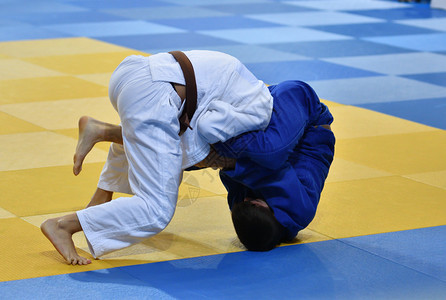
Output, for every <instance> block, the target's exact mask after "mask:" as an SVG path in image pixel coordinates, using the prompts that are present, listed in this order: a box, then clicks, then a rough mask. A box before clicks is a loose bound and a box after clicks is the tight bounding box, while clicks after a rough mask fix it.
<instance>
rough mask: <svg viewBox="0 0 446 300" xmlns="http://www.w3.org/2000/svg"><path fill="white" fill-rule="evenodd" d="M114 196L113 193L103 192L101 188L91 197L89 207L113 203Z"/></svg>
mask: <svg viewBox="0 0 446 300" xmlns="http://www.w3.org/2000/svg"><path fill="white" fill-rule="evenodd" d="M112 196H113V192H110V191H106V190H103V189H101V188H97V189H96V192H95V193H94V194H93V197H91V200H90V203H88V205H87V207H90V206H95V205H99V204H102V203H105V202H108V201H111V199H112Z"/></svg>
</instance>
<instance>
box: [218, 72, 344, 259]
mask: <svg viewBox="0 0 446 300" xmlns="http://www.w3.org/2000/svg"><path fill="white" fill-rule="evenodd" d="M269 90H270V92H271V94H272V96H273V98H274V109H273V113H272V117H271V121H270V123H269V125H268V127H267V128H266V129H265V130H263V131H262V130H259V131H252V132H248V133H245V134H242V135H240V136H238V137H235V138H232V139H230V140H228V141H226V142H224V143H217V144H214V145H213V147H214V149H215V150H216V151H217V153H218V154H220V155H221V156H223V157H230V158H234V159H236V164H235V168H233V169H222V170H221V171H220V177H221V180H222V182H223V184H224V185H225V187H226V189H227V191H228V203H229V207H230V208H231V210H232V220H233V223H234V227H235V230H236V232H237V235H238V237H239V238H240V240H241V242H242V243H243V244H244V245H245V246H246V248H247V249H248V250H254V251H266V250H270V249H272V248H274V247H275V246H276V245H278V244H279V243H281V242H285V241H289V240H291V239H293V238H294V237H295V236H296V235H297V233H298V232H299V231H300V230H302V229H304V228H305V227H307V226H308V224H309V223H310V222H311V221H312V220H313V218H314V216H315V213H316V209H317V206H318V203H319V199H320V195H321V192H322V189H323V187H324V182H325V179H326V177H327V175H328V171H329V168H330V165H331V163H332V160H333V155H334V145H335V137H334V135H333V132H332V131H331V130H330V129H329V128H330V127H329V126H328V125H329V124H331V123H332V121H333V117H332V115H331V114H330V112H329V110H328V108H327V107H326V106H325V105H324V104H323V103H320V101H319V98H318V97H317V95H316V93H315V92H314V90H313V89H312V88H311V87H310V86H309V85H307V84H306V83H304V82H301V81H286V82H283V83H280V84H278V85H274V86H270V87H269ZM265 203H266V204H267V205H265Z"/></svg>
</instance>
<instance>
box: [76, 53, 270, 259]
mask: <svg viewBox="0 0 446 300" xmlns="http://www.w3.org/2000/svg"><path fill="white" fill-rule="evenodd" d="M184 53H185V54H186V55H187V57H188V58H189V59H190V61H191V63H192V65H193V67H194V71H195V77H196V82H197V94H198V97H197V110H196V111H195V114H194V117H193V118H192V120H191V123H190V124H191V127H192V128H193V129H192V130H191V129H188V130H186V132H185V133H184V134H183V135H182V136H181V137H180V136H178V132H179V121H178V117H179V115H180V113H181V110H182V109H183V107H182V106H181V99H180V98H179V96H178V94H177V93H176V92H175V90H174V89H173V87H172V85H171V84H170V83H171V82H173V83H179V84H185V80H184V76H183V73H182V71H181V68H180V66H179V64H178V63H177V62H176V60H175V59H174V58H173V56H172V55H170V54H168V53H160V54H156V55H152V56H149V57H143V56H130V57H128V58H126V59H125V60H124V61H123V62H122V63H121V64H120V65H119V66H118V67H117V69H116V70H115V72H114V73H113V75H112V78H111V80H110V87H109V95H110V101H111V103H112V105H113V106H114V108H115V109H116V110H117V111H118V114H119V116H120V118H121V126H122V135H123V142H124V145H123V146H121V145H117V144H112V145H111V147H110V151H109V156H108V158H107V162H106V163H105V166H104V169H103V171H102V174H101V177H100V179H99V183H98V187H99V188H101V189H104V190H108V191H113V192H123V193H128V194H133V195H134V196H133V197H127V198H125V197H123V198H118V199H115V200H113V201H111V202H108V203H105V204H102V205H98V206H93V207H89V208H87V209H84V210H81V211H78V212H77V215H78V218H79V221H80V223H81V226H82V229H83V231H84V233H85V236H86V238H87V241H88V243H89V248H90V251H91V253H92V255H93V256H94V257H98V256H101V255H103V254H105V253H108V252H111V251H114V250H118V249H121V248H124V247H127V246H130V245H132V244H134V243H137V242H140V241H141V240H143V239H145V238H148V237H150V236H152V235H154V234H157V233H159V232H160V231H161V230H163V229H164V228H165V227H166V226H167V225H168V223H169V222H170V220H171V219H172V217H173V213H174V211H175V207H176V201H177V197H178V187H179V185H180V181H181V175H182V170H183V169H185V168H188V167H190V166H192V165H194V164H196V163H198V162H200V161H202V160H203V159H204V158H205V157H206V156H207V155H208V154H209V149H210V147H209V145H210V144H213V143H216V142H218V141H223V142H224V141H226V140H227V139H229V138H231V137H235V136H237V135H239V134H241V133H244V132H247V131H251V130H258V129H265V128H266V127H267V125H268V123H269V121H270V118H271V113H272V107H273V99H272V96H271V94H270V93H269V90H268V89H267V88H266V86H265V85H264V83H263V82H262V81H260V80H258V79H257V78H255V76H254V75H253V74H252V73H251V72H250V71H248V69H246V67H245V66H244V65H243V64H242V63H241V62H240V61H238V60H237V59H236V58H234V57H232V56H229V55H227V54H224V53H220V52H214V51H201V50H194V51H185V52H184ZM183 106H184V105H183Z"/></svg>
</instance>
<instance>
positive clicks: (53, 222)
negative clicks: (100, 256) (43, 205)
mask: <svg viewBox="0 0 446 300" xmlns="http://www.w3.org/2000/svg"><path fill="white" fill-rule="evenodd" d="M59 220H60V218H56V219H49V220H46V221H45V222H43V223H42V225H41V226H40V229H41V230H42V232H43V234H44V235H45V236H46V237H47V238H48V239H49V240H50V242H51V243H52V244H53V246H54V247H55V248H56V250H57V251H58V252H59V253H60V254H61V255H62V256H63V257H64V258H65V260H66V261H67V263H68V264H69V265H70V264H71V265H88V264H90V263H91V260H90V259H87V258H85V257H82V256H79V254H77V252H76V248H75V247H74V243H73V239H72V233H71V232H70V231H69V230H67V228H64V226H61V222H59Z"/></svg>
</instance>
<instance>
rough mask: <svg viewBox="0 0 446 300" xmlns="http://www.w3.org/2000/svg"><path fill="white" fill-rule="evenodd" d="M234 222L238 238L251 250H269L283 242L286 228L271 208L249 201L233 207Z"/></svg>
mask: <svg viewBox="0 0 446 300" xmlns="http://www.w3.org/2000/svg"><path fill="white" fill-rule="evenodd" d="M232 222H233V224H234V228H235V231H236V233H237V236H238V238H239V239H240V241H241V242H242V244H243V245H245V247H246V248H247V249H248V250H250V251H269V250H271V249H273V248H275V247H276V246H277V245H278V244H280V243H281V241H282V240H283V237H284V230H285V228H284V227H283V226H282V225H281V224H280V223H279V222H278V221H277V220H276V218H275V217H274V214H273V213H272V211H271V210H270V209H269V208H266V207H261V206H256V205H254V204H252V203H250V202H249V201H244V202H240V203H237V204H235V205H234V206H233V208H232Z"/></svg>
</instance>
